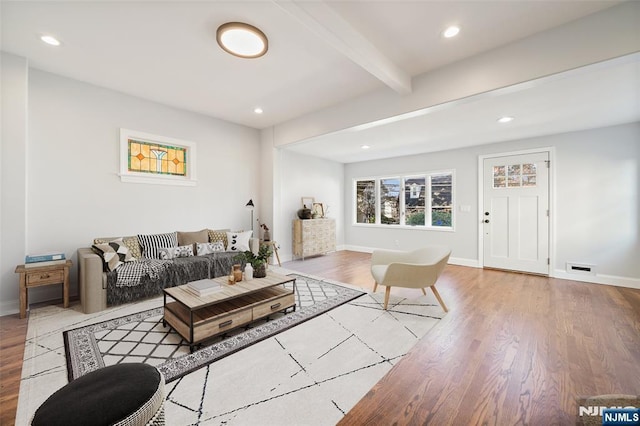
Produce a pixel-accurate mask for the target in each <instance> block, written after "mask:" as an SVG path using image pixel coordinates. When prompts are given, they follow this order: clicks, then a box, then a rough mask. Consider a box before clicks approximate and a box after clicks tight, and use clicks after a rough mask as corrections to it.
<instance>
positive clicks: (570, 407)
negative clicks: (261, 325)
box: [0, 251, 640, 426]
mask: <svg viewBox="0 0 640 426" xmlns="http://www.w3.org/2000/svg"><path fill="white" fill-rule="evenodd" d="M369 260H370V255H369V254H366V253H358V252H348V251H342V252H337V253H332V254H329V255H326V256H320V257H315V258H308V259H306V260H305V261H293V262H286V263H284V264H283V265H282V266H283V267H285V268H288V269H292V270H296V271H300V272H305V273H309V274H313V275H319V276H323V277H326V278H330V279H335V280H338V281H342V282H346V283H350V284H353V285H357V286H360V287H364V288H367V289H371V290H372V289H373V280H372V278H371V275H370V273H369ZM437 287H438V290H439V292H440V294H441V295H442V298H443V299H444V301H445V303H446V304H447V306H448V307H449V313H448V314H447V315H446V317H445V318H444V319H443V320H442V321H440V323H439V324H438V325H436V326H435V327H434V328H433V329H432V330H431V331H430V332H429V333H428V334H427V335H426V336H424V337H423V338H422V339H421V340H420V342H419V343H418V344H417V345H416V346H415V347H414V348H413V349H412V350H411V351H410V352H409V354H407V356H405V357H404V358H403V359H402V360H401V361H400V362H399V363H398V364H397V365H396V366H395V367H394V368H393V369H392V370H391V371H390V372H389V373H388V374H387V375H386V376H385V377H383V378H382V380H380V382H379V383H378V384H376V385H375V386H374V387H373V388H372V389H371V391H370V392H369V393H368V394H367V395H366V396H365V397H364V398H362V400H361V401H360V402H359V403H358V404H357V405H356V406H355V407H354V408H353V409H352V410H351V411H350V412H349V413H347V415H346V416H345V418H344V419H343V420H342V421H341V423H340V424H342V425H362V424H371V425H378V424H380V425H390V424H399V425H401V424H431V425H472V424H495V425H506V424H531V425H551V424H575V423H576V414H577V402H576V398H578V397H580V396H592V395H597V394H612V393H622V394H634V395H640V290H633V289H627V288H620V287H612V286H604V285H596V284H585V283H579V282H574V281H566V280H557V279H552V278H545V277H540V276H532V275H524V274H515V273H509V272H501V271H494V270H483V269H474V268H466V267H461V266H453V265H448V266H447V267H446V268H445V271H444V273H443V275H442V276H441V277H440V280H439V281H438V284H437ZM378 291H382V290H381V289H379V290H378ZM392 292H393V293H394V294H398V295H403V296H406V297H416V296H419V295H420V294H421V293H420V291H419V290H413V289H396V288H394V289H393V290H392ZM0 324H1V327H0V379H1V380H0V382H1V391H0V425H3V426H4V425H12V424H13V423H14V422H15V411H16V407H17V397H18V391H19V386H20V372H21V368H22V356H23V352H24V341H25V335H26V325H27V321H26V320H19V319H18V316H17V315H13V316H6V317H1V318H0Z"/></svg>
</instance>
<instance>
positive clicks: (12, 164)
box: [0, 52, 29, 315]
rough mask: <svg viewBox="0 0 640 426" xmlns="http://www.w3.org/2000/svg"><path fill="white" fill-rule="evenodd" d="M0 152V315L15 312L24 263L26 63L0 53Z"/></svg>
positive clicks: (26, 119)
mask: <svg viewBox="0 0 640 426" xmlns="http://www.w3.org/2000/svg"><path fill="white" fill-rule="evenodd" d="M1 61H2V66H1V71H0V72H1V75H2V79H1V84H2V86H0V87H1V90H2V116H1V117H2V126H1V127H2V144H1V149H0V160H1V168H0V172H1V174H0V200H1V202H0V315H4V312H5V311H8V310H10V311H11V312H17V308H18V305H17V303H16V302H15V301H16V300H17V299H18V276H17V275H16V274H15V272H14V270H15V267H16V265H19V264H21V263H22V262H24V254H25V253H24V252H25V244H26V239H25V223H26V221H25V218H26V190H25V188H26V184H27V161H26V154H27V152H26V147H27V145H26V141H27V122H28V115H27V108H28V97H27V93H28V92H27V85H28V76H29V69H28V63H27V60H26V59H24V58H20V57H18V56H15V55H10V54H7V53H4V52H3V53H2V56H1Z"/></svg>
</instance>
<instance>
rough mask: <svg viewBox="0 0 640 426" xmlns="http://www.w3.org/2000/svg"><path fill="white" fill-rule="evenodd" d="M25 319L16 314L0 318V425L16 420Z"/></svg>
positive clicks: (25, 332)
mask: <svg viewBox="0 0 640 426" xmlns="http://www.w3.org/2000/svg"><path fill="white" fill-rule="evenodd" d="M26 335H27V319H26V318H24V319H20V318H19V316H18V314H15V315H7V316H4V317H0V425H2V426H4V425H7V426H9V425H12V424H14V423H15V419H16V408H17V407H18V393H19V392H20V377H21V373H22V358H23V355H24V342H25V339H26Z"/></svg>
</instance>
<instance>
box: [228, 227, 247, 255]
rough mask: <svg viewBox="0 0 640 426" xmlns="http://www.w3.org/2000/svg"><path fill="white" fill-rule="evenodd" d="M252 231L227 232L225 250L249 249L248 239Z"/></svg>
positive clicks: (241, 250)
mask: <svg viewBox="0 0 640 426" xmlns="http://www.w3.org/2000/svg"><path fill="white" fill-rule="evenodd" d="M251 234H253V231H244V232H227V240H228V242H229V244H228V245H227V251H233V252H238V253H241V252H243V251H247V250H249V240H250V239H251Z"/></svg>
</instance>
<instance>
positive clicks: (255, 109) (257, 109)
mask: <svg viewBox="0 0 640 426" xmlns="http://www.w3.org/2000/svg"><path fill="white" fill-rule="evenodd" d="M253 112H255V113H256V114H262V113H263V112H264V111H263V110H262V108H260V107H258V108H254V109H253Z"/></svg>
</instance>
